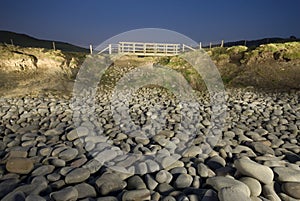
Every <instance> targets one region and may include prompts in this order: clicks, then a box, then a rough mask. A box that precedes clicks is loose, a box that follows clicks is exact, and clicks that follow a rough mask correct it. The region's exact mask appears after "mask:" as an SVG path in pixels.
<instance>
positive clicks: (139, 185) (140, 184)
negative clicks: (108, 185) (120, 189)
mask: <svg viewBox="0 0 300 201" xmlns="http://www.w3.org/2000/svg"><path fill="white" fill-rule="evenodd" d="M127 189H128V190H136V189H146V184H145V183H144V181H143V180H142V178H141V177H140V176H138V175H135V176H133V177H130V178H129V179H128V180H127Z"/></svg>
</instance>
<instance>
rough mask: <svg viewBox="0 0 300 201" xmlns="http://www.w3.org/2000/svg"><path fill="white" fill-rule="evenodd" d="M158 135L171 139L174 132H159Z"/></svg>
mask: <svg viewBox="0 0 300 201" xmlns="http://www.w3.org/2000/svg"><path fill="white" fill-rule="evenodd" d="M158 135H164V136H166V137H167V138H171V137H173V136H174V131H171V130H161V131H160V132H159V133H158Z"/></svg>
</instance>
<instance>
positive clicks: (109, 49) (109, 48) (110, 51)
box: [108, 44, 112, 54]
mask: <svg viewBox="0 0 300 201" xmlns="http://www.w3.org/2000/svg"><path fill="white" fill-rule="evenodd" d="M108 52H109V54H111V53H112V49H111V44H109V45H108Z"/></svg>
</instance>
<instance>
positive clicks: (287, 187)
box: [282, 181, 300, 199]
mask: <svg viewBox="0 0 300 201" xmlns="http://www.w3.org/2000/svg"><path fill="white" fill-rule="evenodd" d="M282 190H283V191H284V192H285V193H286V194H287V195H289V196H291V197H293V198H296V199H300V181H299V182H287V183H284V184H282Z"/></svg>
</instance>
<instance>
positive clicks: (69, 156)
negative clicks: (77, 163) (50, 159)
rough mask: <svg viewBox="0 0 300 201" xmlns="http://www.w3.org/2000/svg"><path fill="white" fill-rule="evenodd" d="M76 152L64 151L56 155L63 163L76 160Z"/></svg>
mask: <svg viewBox="0 0 300 201" xmlns="http://www.w3.org/2000/svg"><path fill="white" fill-rule="evenodd" d="M77 154H78V150H77V149H74V148H70V149H66V150H64V151H62V152H60V153H59V154H58V157H59V158H60V159H62V160H64V161H66V162H67V161H70V160H73V159H74V158H76V156H77Z"/></svg>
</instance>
